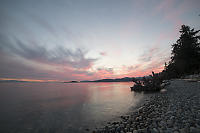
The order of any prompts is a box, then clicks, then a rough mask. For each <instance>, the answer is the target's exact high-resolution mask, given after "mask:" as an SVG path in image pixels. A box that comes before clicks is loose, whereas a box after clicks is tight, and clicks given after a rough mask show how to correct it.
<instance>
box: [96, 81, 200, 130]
mask: <svg viewBox="0 0 200 133" xmlns="http://www.w3.org/2000/svg"><path fill="white" fill-rule="evenodd" d="M93 133H200V82H199V81H194V80H183V79H174V80H171V81H170V85H167V86H166V87H165V91H161V92H159V93H155V94H153V95H152V96H151V97H150V98H149V100H146V101H145V102H144V103H143V105H142V106H141V107H139V108H138V109H137V110H135V111H133V112H131V113H129V114H128V115H125V116H121V119H120V120H119V121H113V122H108V124H107V125H106V126H104V127H102V128H98V129H95V131H93Z"/></svg>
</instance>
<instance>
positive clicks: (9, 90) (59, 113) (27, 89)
mask: <svg viewBox="0 0 200 133" xmlns="http://www.w3.org/2000/svg"><path fill="white" fill-rule="evenodd" d="M130 86H132V83H130V82H129V83H128V82H127V83H0V107H1V109H0V133H82V132H85V129H87V128H89V129H91V128H94V127H99V126H101V125H102V124H105V123H106V122H108V121H110V120H114V119H115V118H117V117H119V116H120V115H123V114H126V113H127V112H128V111H129V110H130V107H132V106H136V105H137V103H138V102H139V101H140V100H141V99H142V98H143V96H142V95H140V94H139V95H138V94H137V95H136V94H134V93H133V92H131V91H130Z"/></svg>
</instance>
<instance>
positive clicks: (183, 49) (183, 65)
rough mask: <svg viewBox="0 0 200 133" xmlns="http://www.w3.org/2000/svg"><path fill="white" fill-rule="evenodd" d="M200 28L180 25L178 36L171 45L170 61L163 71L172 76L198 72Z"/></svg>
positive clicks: (199, 64)
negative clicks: (195, 28) (196, 29)
mask: <svg viewBox="0 0 200 133" xmlns="http://www.w3.org/2000/svg"><path fill="white" fill-rule="evenodd" d="M199 31H200V30H198V31H195V30H194V29H191V28H190V27H189V26H186V25H182V26H181V30H180V31H179V32H180V34H181V35H180V38H179V39H178V40H177V41H176V43H175V44H173V45H172V53H171V55H172V56H171V61H170V62H169V64H168V65H167V67H165V69H166V70H165V71H166V72H167V73H168V74H169V73H171V74H172V77H179V76H182V75H184V74H192V73H194V72H200V43H199V40H200V36H199V35H198V33H199Z"/></svg>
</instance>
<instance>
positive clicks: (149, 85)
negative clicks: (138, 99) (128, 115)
mask: <svg viewBox="0 0 200 133" xmlns="http://www.w3.org/2000/svg"><path fill="white" fill-rule="evenodd" d="M162 81H163V76H162V73H156V74H155V73H154V72H152V75H150V76H149V77H143V79H142V80H137V79H135V78H133V82H134V83H135V84H134V86H133V87H131V90H132V91H136V92H140V91H146V92H152V91H159V90H160V89H161V88H162V87H161V84H162Z"/></svg>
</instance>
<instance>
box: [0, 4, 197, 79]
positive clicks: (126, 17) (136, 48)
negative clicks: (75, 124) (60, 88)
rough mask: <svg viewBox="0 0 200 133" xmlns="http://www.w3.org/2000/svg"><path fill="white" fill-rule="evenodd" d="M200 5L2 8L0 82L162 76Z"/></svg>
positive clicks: (42, 5) (52, 5)
mask: <svg viewBox="0 0 200 133" xmlns="http://www.w3.org/2000/svg"><path fill="white" fill-rule="evenodd" d="M199 5H200V0H15V1H13V0H0V29H1V30H0V64H1V65H0V79H19V80H20V79H21V80H30V81H70V80H96V79H102V78H122V77H137V76H144V75H149V74H151V72H152V71H155V72H160V71H162V70H163V67H164V63H165V62H167V61H169V59H170V54H171V45H172V44H173V43H175V42H176V40H177V39H178V37H179V29H180V27H181V25H182V24H185V25H189V26H190V27H192V28H194V29H196V30H199V29H200V8H199Z"/></svg>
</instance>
